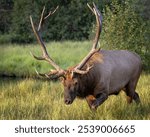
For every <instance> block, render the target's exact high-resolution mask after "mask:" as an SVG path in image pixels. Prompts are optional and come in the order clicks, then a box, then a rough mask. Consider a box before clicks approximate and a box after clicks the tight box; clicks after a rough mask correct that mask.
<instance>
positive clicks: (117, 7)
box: [102, 0, 150, 68]
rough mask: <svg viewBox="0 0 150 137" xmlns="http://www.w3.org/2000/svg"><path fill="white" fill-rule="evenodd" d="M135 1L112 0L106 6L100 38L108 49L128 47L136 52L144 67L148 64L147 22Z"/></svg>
mask: <svg viewBox="0 0 150 137" xmlns="http://www.w3.org/2000/svg"><path fill="white" fill-rule="evenodd" d="M137 2H138V1H136V2H135V1H134V0H126V1H124V2H122V3H119V1H118V0H113V2H112V3H111V5H110V6H106V8H105V10H104V22H103V24H104V26H103V28H104V30H103V31H104V33H103V36H102V40H103V43H104V45H105V46H106V47H107V46H108V47H109V48H110V49H128V50H131V51H134V52H136V53H138V54H139V55H140V56H141V57H142V60H143V62H144V67H145V68H146V67H147V66H148V65H149V64H150V62H149V59H148V58H149V57H150V54H149V52H150V48H149V46H148V45H149V44H150V39H149V34H148V33H149V28H148V27H147V26H148V25H149V22H148V21H145V20H144V18H143V17H142V15H140V13H141V11H139V9H138V8H137V7H136V6H137V5H138V4H137ZM140 10H141V9H140Z"/></svg>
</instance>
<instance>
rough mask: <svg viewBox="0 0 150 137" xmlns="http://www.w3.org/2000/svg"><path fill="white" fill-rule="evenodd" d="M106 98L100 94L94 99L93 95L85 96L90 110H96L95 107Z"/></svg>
mask: <svg viewBox="0 0 150 137" xmlns="http://www.w3.org/2000/svg"><path fill="white" fill-rule="evenodd" d="M107 98H108V95H107V94H105V93H100V94H98V95H96V97H95V96H93V95H89V96H87V97H86V101H87V103H88V105H89V107H90V108H91V109H93V110H96V109H97V107H98V106H99V105H101V104H102V103H103V102H104V101H105V100H106V99H107Z"/></svg>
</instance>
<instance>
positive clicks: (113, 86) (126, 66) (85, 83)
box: [30, 3, 142, 109]
mask: <svg viewBox="0 0 150 137" xmlns="http://www.w3.org/2000/svg"><path fill="white" fill-rule="evenodd" d="M88 7H89V8H90V10H91V11H92V12H93V13H94V15H95V17H96V23H97V31H96V36H95V39H94V42H93V46H92V49H91V51H90V52H89V53H88V55H87V56H86V57H85V58H84V59H83V60H82V61H81V62H80V63H79V64H78V65H76V66H74V67H70V68H69V69H67V70H63V69H61V68H60V67H59V66H58V65H57V64H56V63H55V62H54V61H53V60H52V59H51V57H50V56H49V55H48V53H47V50H46V47H45V44H44V42H43V41H42V38H41V37H40V34H39V31H40V29H41V25H42V24H43V23H44V21H45V19H46V18H47V17H48V16H50V15H52V14H53V13H54V12H55V11H56V9H57V8H58V7H57V8H56V9H55V10H54V11H53V12H49V14H48V15H47V16H45V17H44V10H45V8H44V9H43V11H42V14H41V19H40V23H39V27H38V29H37V30H36V29H35V27H34V24H33V22H32V18H31V16H30V21H31V25H32V28H33V32H34V34H35V36H36V38H37V40H38V42H39V44H40V45H41V49H42V52H43V56H42V57H36V56H35V55H33V54H32V55H33V56H34V58H36V59H38V60H45V61H47V62H49V63H50V64H51V65H52V66H53V67H54V68H55V70H52V71H50V72H49V73H48V74H41V73H38V72H37V73H38V74H39V75H41V76H46V77H48V78H50V79H51V78H59V77H62V83H63V85H64V102H65V104H67V105H68V104H72V103H73V101H74V99H75V98H76V97H79V98H85V99H86V101H87V103H88V105H89V107H90V108H91V109H96V108H97V107H98V106H99V105H101V104H102V103H103V102H104V101H105V100H106V99H107V98H108V96H109V95H113V94H114V95H117V94H118V93H119V92H120V91H121V90H123V91H125V93H126V95H127V101H128V102H129V103H131V102H132V100H134V101H136V102H140V99H139V95H138V93H137V92H136V91H135V89H136V85H137V82H138V79H139V77H140V74H141V70H142V65H141V64H142V63H141V59H140V57H139V56H138V55H137V54H136V53H133V52H130V51H126V50H100V49H97V45H98V40H99V37H100V33H101V28H102V17H101V14H100V12H99V10H98V9H97V7H96V6H95V4H94V3H93V8H92V7H91V6H89V5H88Z"/></svg>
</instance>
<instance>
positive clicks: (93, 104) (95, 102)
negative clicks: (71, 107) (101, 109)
mask: <svg viewBox="0 0 150 137" xmlns="http://www.w3.org/2000/svg"><path fill="white" fill-rule="evenodd" d="M98 106H99V104H98V102H97V100H95V101H94V102H93V103H92V104H91V109H92V110H96V109H97V107H98Z"/></svg>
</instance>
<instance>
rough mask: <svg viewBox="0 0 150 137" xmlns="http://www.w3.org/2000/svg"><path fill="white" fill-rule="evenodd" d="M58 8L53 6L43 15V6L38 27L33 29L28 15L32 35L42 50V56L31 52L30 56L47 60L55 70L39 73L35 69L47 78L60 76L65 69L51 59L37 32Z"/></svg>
mask: <svg viewBox="0 0 150 137" xmlns="http://www.w3.org/2000/svg"><path fill="white" fill-rule="evenodd" d="M57 9H58V6H57V7H56V8H55V10H54V11H53V12H52V11H50V12H49V13H48V15H46V16H45V17H44V11H45V6H44V8H43V11H42V13H41V18H40V22H39V25H38V29H35V27H34V23H33V21H32V17H31V16H30V21H31V25H32V29H33V32H34V35H35V36H36V39H37V41H38V43H39V45H40V46H41V50H42V57H37V56H35V55H33V54H32V53H31V54H32V56H33V57H34V58H35V59H37V60H45V61H47V62H48V63H49V64H51V65H52V66H53V67H54V68H55V69H56V70H52V71H50V72H49V73H48V74H41V73H38V72H37V71H36V72H37V74H38V75H40V76H46V77H48V78H57V77H60V76H63V75H64V73H65V71H64V70H63V69H61V68H60V67H59V66H58V65H57V64H56V63H55V62H54V61H53V60H52V58H51V57H50V56H49V55H48V52H47V50H46V46H45V44H44V42H43V40H42V38H41V36H40V34H39V32H40V30H41V25H42V24H43V23H44V21H45V20H46V19H47V18H48V17H49V16H51V15H52V14H54V13H55V12H56V10H57Z"/></svg>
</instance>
